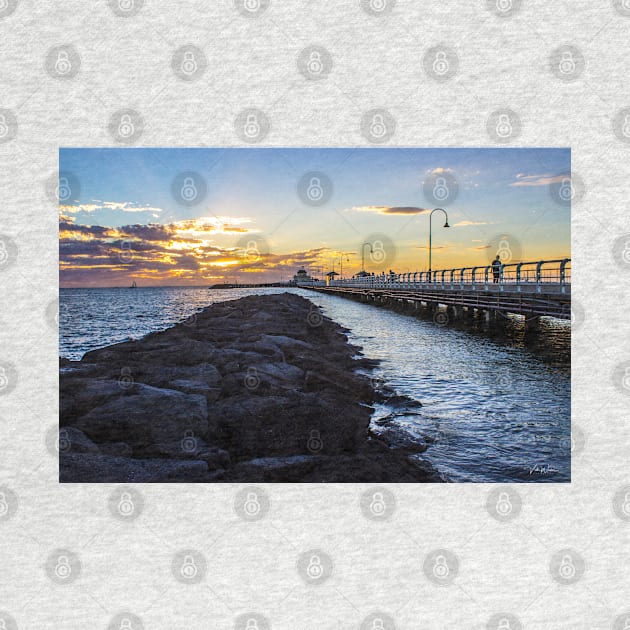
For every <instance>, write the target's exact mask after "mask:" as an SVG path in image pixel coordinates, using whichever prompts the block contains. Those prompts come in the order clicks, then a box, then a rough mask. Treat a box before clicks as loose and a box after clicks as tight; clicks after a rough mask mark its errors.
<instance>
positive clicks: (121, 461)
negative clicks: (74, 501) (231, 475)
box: [59, 453, 208, 483]
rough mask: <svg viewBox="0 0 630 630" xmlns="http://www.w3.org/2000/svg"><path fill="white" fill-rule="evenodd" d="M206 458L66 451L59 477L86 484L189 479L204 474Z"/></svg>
mask: <svg viewBox="0 0 630 630" xmlns="http://www.w3.org/2000/svg"><path fill="white" fill-rule="evenodd" d="M207 472H208V465H207V464H206V462H203V461H195V460H187V461H180V460H173V459H129V458H127V457H112V456H111V455H91V454H85V453H66V454H64V456H63V457H62V458H61V459H60V461H59V480H60V481H62V482H86V483H94V482H100V483H148V482H156V481H187V480H189V479H195V480H196V479H197V478H198V477H200V476H204V475H205V474H207Z"/></svg>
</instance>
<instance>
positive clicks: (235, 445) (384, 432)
mask: <svg viewBox="0 0 630 630" xmlns="http://www.w3.org/2000/svg"><path fill="white" fill-rule="evenodd" d="M244 124H245V126H247V125H255V124H256V120H255V119H253V120H245V121H244ZM372 125H374V126H375V130H374V133H377V132H378V125H379V120H378V119H376V118H375V120H373V121H372ZM498 125H500V121H499V122H498ZM497 128H498V127H497ZM245 131H246V130H245ZM573 185H574V184H573V183H572V179H571V150H570V149H569V148H544V147H541V148H532V147H527V148H517V147H497V148H475V147H462V148H422V147H398V148H393V147H370V148H352V147H345V148H343V147H338V148H336V147H331V148H325V147H304V148H285V147H273V148H271V147H265V148H262V147H261V148H258V147H252V148H220V147H216V148H205V147H200V148H135V147H124V148H82V147H62V148H60V150H59V178H58V188H57V191H56V194H57V197H58V199H59V286H60V291H59V400H60V407H59V435H58V450H59V480H60V481H61V482H62V483H63V482H67V483H77V482H87V483H104V482H124V483H132V482H133V483H155V482H159V483H178V482H179V483H181V482H192V483H225V482H240V483H259V482H276V483H292V482H302V483H323V482H328V483H332V482H367V483H394V482H399V483H500V484H506V483H530V482H531V483H546V482H554V483H559V482H560V483H564V482H570V481H571V323H572V322H571V320H572V310H571V201H572V199H573V197H574V189H573ZM377 494H378V493H377ZM374 500H376V501H377V500H378V497H376V495H375V498H374ZM500 500H501V496H498V497H497V501H498V503H497V506H498V504H499V503H500ZM504 500H505V498H504ZM508 502H509V499H508ZM509 507H510V506H508V509H509ZM497 510H499V507H497Z"/></svg>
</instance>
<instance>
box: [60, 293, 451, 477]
mask: <svg viewBox="0 0 630 630" xmlns="http://www.w3.org/2000/svg"><path fill="white" fill-rule="evenodd" d="M314 312H315V313H316V315H317V316H316V317H314V316H313V313H314ZM358 350H359V349H358V348H356V347H354V346H352V345H350V344H349V343H348V340H347V337H346V335H345V334H344V330H343V329H342V328H341V327H340V326H339V325H338V324H336V323H335V322H333V321H332V320H330V319H329V318H326V317H323V316H322V315H321V314H320V313H319V312H318V311H317V309H316V307H315V306H314V304H313V303H312V302H310V301H309V300H307V299H305V298H302V297H299V296H297V295H294V294H290V293H284V294H275V295H265V296H249V297H245V298H241V299H238V300H234V301H229V302H221V303H218V304H214V305H212V306H210V307H208V308H206V309H205V310H203V311H202V312H200V313H197V314H196V316H195V317H194V318H192V322H191V319H189V320H187V321H186V322H185V323H181V324H178V325H176V326H174V327H173V328H169V329H168V330H165V331H161V332H156V333H152V334H150V335H147V336H146V337H144V338H143V339H140V340H138V341H128V342H124V343H120V344H116V345H113V346H108V347H106V348H101V349H99V350H94V351H92V352H88V353H87V354H86V355H85V356H84V357H83V359H82V360H81V361H67V360H65V359H64V360H62V362H61V365H62V367H63V369H62V370H61V371H60V410H61V412H60V426H61V427H62V430H63V431H66V437H68V439H69V441H70V443H71V445H72V446H71V447H69V448H66V449H60V478H61V481H69V482H81V481H86V482H87V481H109V482H112V481H113V482H129V481H143V482H159V481H195V482H203V481H229V482H232V481H235V482H241V481H242V482H260V481H280V482H282V481H317V482H320V481H352V482H357V481H361V482H377V481H380V482H395V481H439V478H438V477H437V476H436V475H435V473H434V471H432V470H431V469H430V468H427V466H426V464H423V463H419V462H418V461H416V458H409V457H408V455H409V453H410V452H411V450H412V449H409V448H401V449H396V448H392V445H389V446H387V445H386V444H384V443H383V440H382V439H374V437H371V436H370V434H369V431H368V428H369V423H370V415H371V411H372V408H371V407H370V404H371V403H372V401H373V399H374V391H373V389H372V384H371V382H370V379H369V378H368V377H367V376H364V375H361V374H358V373H357V371H356V370H357V368H359V367H363V368H369V367H371V366H372V365H373V362H372V361H369V360H367V359H357V358H355V357H356V355H357V352H358ZM405 446H407V447H408V445H405ZM425 447H426V446H425ZM416 452H417V451H416Z"/></svg>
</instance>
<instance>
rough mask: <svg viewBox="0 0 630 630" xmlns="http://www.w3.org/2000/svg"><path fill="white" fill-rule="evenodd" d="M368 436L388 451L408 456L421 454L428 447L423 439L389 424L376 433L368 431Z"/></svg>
mask: <svg viewBox="0 0 630 630" xmlns="http://www.w3.org/2000/svg"><path fill="white" fill-rule="evenodd" d="M370 435H371V436H372V437H373V438H374V439H376V440H379V441H380V442H382V443H383V444H385V445H387V447H388V448H390V449H395V450H397V451H401V452H404V453H409V454H412V453H423V452H424V451H426V450H427V448H428V446H429V445H428V443H427V441H426V440H425V439H424V438H423V437H421V436H418V435H416V434H414V433H411V432H410V431H407V430H405V429H404V428H403V427H399V426H396V425H391V424H390V425H388V426H387V427H385V428H383V429H379V430H378V431H370Z"/></svg>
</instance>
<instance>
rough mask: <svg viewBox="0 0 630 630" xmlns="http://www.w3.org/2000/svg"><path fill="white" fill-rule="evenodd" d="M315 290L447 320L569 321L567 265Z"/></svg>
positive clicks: (456, 272)
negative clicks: (441, 311) (439, 313)
mask: <svg viewBox="0 0 630 630" xmlns="http://www.w3.org/2000/svg"><path fill="white" fill-rule="evenodd" d="M313 288H314V289H315V290H318V291H324V292H328V293H333V294H336V295H340V296H343V297H348V298H354V299H357V300H360V301H363V302H371V303H373V304H377V305H382V306H392V307H395V308H396V307H397V308H404V309H411V310H419V309H423V310H424V309H428V310H436V309H437V308H438V306H443V307H446V313H447V314H448V316H449V318H451V319H452V318H461V317H465V318H470V319H472V318H475V317H476V318H484V319H490V318H494V317H495V316H496V315H498V314H504V315H507V314H509V313H512V314H515V315H523V316H525V320H526V325H527V327H528V328H535V327H537V324H538V320H539V318H540V317H555V318H558V319H571V259H570V258H563V259H558V260H540V261H535V262H519V263H512V264H501V265H500V266H498V267H497V266H495V267H493V266H492V265H487V266H479V267H460V268H457V269H440V270H435V271H416V272H408V273H402V274H395V273H389V274H381V275H378V276H366V277H355V278H352V279H348V280H335V279H334V278H330V279H329V281H328V283H327V286H325V287H313Z"/></svg>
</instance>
